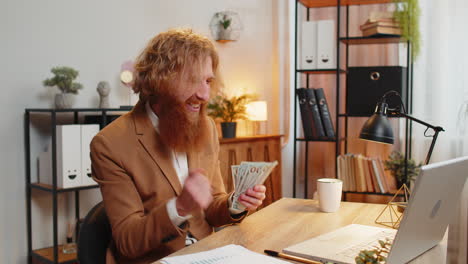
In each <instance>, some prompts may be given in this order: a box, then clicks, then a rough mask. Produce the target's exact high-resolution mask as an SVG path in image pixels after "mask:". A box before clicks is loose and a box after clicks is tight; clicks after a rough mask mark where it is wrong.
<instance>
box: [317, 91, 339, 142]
mask: <svg viewBox="0 0 468 264" xmlns="http://www.w3.org/2000/svg"><path fill="white" fill-rule="evenodd" d="M314 90H315V97H316V98H317V102H318V107H319V109H320V117H321V119H322V122H323V127H324V129H325V134H326V136H327V137H328V138H334V137H335V130H334V129H333V122H332V119H331V115H330V111H329V109H328V103H327V99H326V97H325V93H324V91H323V88H317V89H314Z"/></svg>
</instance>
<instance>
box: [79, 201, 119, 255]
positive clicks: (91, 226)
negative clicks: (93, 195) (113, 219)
mask: <svg viewBox="0 0 468 264" xmlns="http://www.w3.org/2000/svg"><path fill="white" fill-rule="evenodd" d="M111 238H112V231H111V227H110V223H109V219H108V218H107V214H106V211H105V210H104V204H103V203H102V202H99V203H98V204H96V205H95V206H94V207H93V208H92V209H91V210H90V211H89V212H88V214H87V215H86V217H85V219H84V221H83V223H82V224H81V226H80V233H79V236H78V260H79V262H80V264H102V263H106V250H107V247H108V246H109V243H110V241H111Z"/></svg>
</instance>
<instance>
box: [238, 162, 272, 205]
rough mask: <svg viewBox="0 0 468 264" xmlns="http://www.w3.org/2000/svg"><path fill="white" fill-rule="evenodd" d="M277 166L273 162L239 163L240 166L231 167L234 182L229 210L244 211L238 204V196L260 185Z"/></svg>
mask: <svg viewBox="0 0 468 264" xmlns="http://www.w3.org/2000/svg"><path fill="white" fill-rule="evenodd" d="M277 165H278V162H277V161H273V162H241V164H240V165H233V166H231V171H232V175H233V181H234V194H233V200H232V201H233V202H232V206H231V208H232V209H234V211H236V212H242V211H244V210H245V206H244V205H242V204H241V203H240V202H239V200H238V199H239V196H240V195H241V194H243V193H244V192H245V191H247V189H249V188H252V187H254V186H255V185H257V184H262V183H263V182H264V181H265V180H266V179H267V178H268V176H269V175H270V173H271V171H272V170H273V169H274V168H275V167H276V166H277Z"/></svg>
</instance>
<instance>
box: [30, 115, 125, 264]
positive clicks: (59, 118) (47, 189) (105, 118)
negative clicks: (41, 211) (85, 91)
mask: <svg viewBox="0 0 468 264" xmlns="http://www.w3.org/2000/svg"><path fill="white" fill-rule="evenodd" d="M128 110H130V109H129V108H70V109H53V108H27V109H25V113H24V140H25V143H24V148H25V163H26V164H25V165H26V169H25V174H26V175H25V176H26V224H27V236H28V237H27V243H28V245H27V246H28V258H27V263H29V264H31V263H54V264H55V263H61V264H64V263H65V264H72V263H78V259H77V254H76V253H72V254H63V253H62V245H59V239H58V221H59V219H58V214H59V209H58V195H59V194H61V195H64V194H70V193H71V194H74V200H75V201H74V202H75V208H74V209H75V219H77V220H79V219H80V191H83V190H89V189H95V188H98V185H97V184H94V185H88V186H80V187H74V188H59V187H58V186H57V174H58V172H57V153H56V152H57V150H56V144H57V135H56V129H55V128H56V126H57V125H59V124H80V123H83V122H85V121H86V117H87V116H88V117H89V116H92V117H93V118H94V117H95V116H96V114H97V115H98V117H99V118H98V119H97V120H99V124H100V129H102V128H103V127H105V126H106V125H107V124H108V123H110V122H111V121H112V119H113V118H115V117H116V116H118V115H121V114H123V113H126V112H128ZM110 113H112V114H114V115H111V114H110ZM44 115H47V116H49V117H50V131H51V135H50V136H51V142H52V144H51V146H52V148H51V155H52V159H51V163H52V164H51V172H52V184H44V183H40V182H32V171H33V170H32V166H31V165H32V163H33V160H32V157H31V156H32V154H31V152H32V150H31V138H32V137H31V126H32V125H33V124H34V120H35V118H39V119H41V120H43V117H44ZM70 115H71V116H70ZM70 117H71V118H70ZM65 118H68V120H67V121H66V123H63V122H64V121H63V119H65ZM70 120H71V121H70ZM95 121H96V120H95V119H93V120H91V122H92V123H95ZM70 122H71V123H70ZM33 158H34V159H35V158H36V157H33ZM33 190H39V191H40V192H42V193H45V194H50V195H51V196H52V197H51V198H52V199H51V202H52V223H51V225H52V234H51V235H52V240H53V243H52V245H50V246H49V247H45V248H39V249H35V248H34V246H33V237H32V236H33V228H32V199H33V197H32V192H33ZM78 231H79V228H76V234H77V233H78ZM39 232H41V231H40V230H37V231H36V232H34V233H36V234H37V233H39Z"/></svg>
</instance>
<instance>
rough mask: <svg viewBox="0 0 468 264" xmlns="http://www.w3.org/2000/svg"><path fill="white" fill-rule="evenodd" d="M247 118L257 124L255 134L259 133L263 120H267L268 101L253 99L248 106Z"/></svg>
mask: <svg viewBox="0 0 468 264" xmlns="http://www.w3.org/2000/svg"><path fill="white" fill-rule="evenodd" d="M245 108H246V113H247V118H248V119H249V120H250V121H252V122H253V124H254V125H255V129H254V133H253V134H254V135H258V134H260V133H259V124H260V123H261V122H263V121H267V119H268V113H267V103H266V101H253V102H250V103H248V104H247V105H246V106H245ZM262 132H263V131H262Z"/></svg>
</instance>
